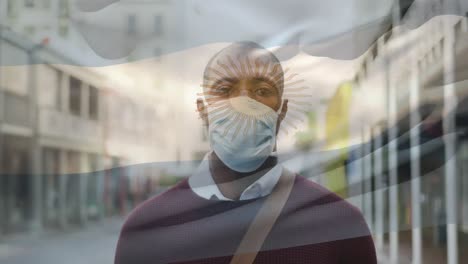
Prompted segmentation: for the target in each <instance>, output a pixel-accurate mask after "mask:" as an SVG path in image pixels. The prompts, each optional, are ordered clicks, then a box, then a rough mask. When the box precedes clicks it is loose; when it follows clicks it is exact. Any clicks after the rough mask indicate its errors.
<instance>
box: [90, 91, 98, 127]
mask: <svg viewBox="0 0 468 264" xmlns="http://www.w3.org/2000/svg"><path fill="white" fill-rule="evenodd" d="M98 117H99V91H98V89H97V88H96V87H94V86H90V87H89V118H91V119H93V120H98Z"/></svg>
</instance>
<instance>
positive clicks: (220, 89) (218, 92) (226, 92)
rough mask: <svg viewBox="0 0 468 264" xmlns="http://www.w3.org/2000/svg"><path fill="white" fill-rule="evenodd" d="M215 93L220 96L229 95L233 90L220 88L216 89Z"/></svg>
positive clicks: (224, 87)
mask: <svg viewBox="0 0 468 264" xmlns="http://www.w3.org/2000/svg"><path fill="white" fill-rule="evenodd" d="M215 91H216V93H217V94H218V95H228V94H229V92H230V91H231V88H230V87H228V86H220V87H218V88H216V90H215Z"/></svg>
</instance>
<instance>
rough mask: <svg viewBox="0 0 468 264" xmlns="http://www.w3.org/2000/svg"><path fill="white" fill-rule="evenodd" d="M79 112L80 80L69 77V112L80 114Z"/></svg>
mask: <svg viewBox="0 0 468 264" xmlns="http://www.w3.org/2000/svg"><path fill="white" fill-rule="evenodd" d="M80 112H81V81H80V80H78V79H76V78H74V77H70V113H72V114H74V115H80Z"/></svg>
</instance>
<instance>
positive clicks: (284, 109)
mask: <svg viewBox="0 0 468 264" xmlns="http://www.w3.org/2000/svg"><path fill="white" fill-rule="evenodd" d="M287 112H288V99H284V100H283V107H281V112H280V114H279V115H278V123H277V124H276V134H278V132H279V128H280V125H281V122H282V121H283V119H284V118H285V117H286V113H287Z"/></svg>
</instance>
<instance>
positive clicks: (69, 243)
mask: <svg viewBox="0 0 468 264" xmlns="http://www.w3.org/2000/svg"><path fill="white" fill-rule="evenodd" d="M122 223H123V219H122V218H118V217H116V218H110V219H104V220H103V221H102V222H99V223H94V222H90V223H89V224H88V226H87V227H86V228H85V229H76V230H73V229H72V230H70V231H67V232H59V231H53V232H52V233H50V232H45V233H43V234H40V235H36V236H34V235H26V234H25V235H15V236H12V237H7V238H2V239H0V263H5V264H6V263H8V264H29V263H35V264H43V263H44V264H46V263H47V264H54V263H60V264H82V263H87V264H94V263H100V264H101V263H102V264H105V263H113V260H114V250H115V246H116V243H117V239H118V234H119V229H120V227H121V225H122Z"/></svg>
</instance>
